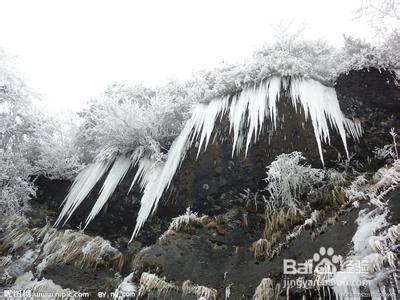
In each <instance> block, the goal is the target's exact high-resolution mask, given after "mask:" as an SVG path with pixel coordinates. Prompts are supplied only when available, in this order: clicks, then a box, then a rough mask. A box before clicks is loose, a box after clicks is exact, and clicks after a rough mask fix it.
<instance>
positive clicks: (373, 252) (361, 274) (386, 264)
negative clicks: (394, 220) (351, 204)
mask: <svg viewBox="0 0 400 300" xmlns="http://www.w3.org/2000/svg"><path fill="white" fill-rule="evenodd" d="M387 214H388V210H387V208H382V207H378V208H376V209H374V210H373V211H371V212H369V213H366V212H365V210H362V211H361V212H360V215H359V217H358V219H357V220H356V222H357V224H358V229H357V231H356V233H355V234H354V236H353V239H352V242H353V245H354V246H353V250H352V251H351V253H350V255H349V256H348V257H347V258H346V261H345V263H344V268H343V269H342V270H340V271H338V272H336V274H335V275H334V276H333V278H332V283H333V290H334V292H335V295H336V299H340V300H341V299H348V298H349V297H350V296H351V298H352V299H361V295H362V290H361V289H360V288H361V287H362V286H365V287H367V288H368V290H369V293H370V294H371V297H372V299H381V298H382V297H384V296H385V295H386V296H387V297H388V299H397V298H396V290H399V286H398V280H397V275H396V273H397V271H398V266H397V264H398V261H397V257H396V254H394V253H393V252H392V251H391V250H390V249H391V248H395V247H396V246H397V245H398V242H399V241H400V239H398V237H400V234H399V235H397V234H395V237H394V238H393V232H396V233H398V231H397V229H398V225H394V226H392V227H390V228H389V229H388V230H387V231H386V234H382V233H381V234H380V235H378V236H375V234H377V232H378V231H382V230H383V229H384V228H385V227H387V225H388V223H387V221H386V218H387ZM384 298H385V299H386V297H384Z"/></svg>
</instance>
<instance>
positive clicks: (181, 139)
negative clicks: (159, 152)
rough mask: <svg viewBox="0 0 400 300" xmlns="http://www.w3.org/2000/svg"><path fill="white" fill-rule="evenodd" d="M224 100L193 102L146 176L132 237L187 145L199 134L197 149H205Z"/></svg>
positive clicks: (171, 176) (222, 110) (168, 181)
mask: <svg viewBox="0 0 400 300" xmlns="http://www.w3.org/2000/svg"><path fill="white" fill-rule="evenodd" d="M228 103H229V102H228V97H225V98H224V99H215V100H212V101H211V102H210V103H209V104H208V105H205V104H199V105H197V106H196V107H195V108H194V110H193V113H192V117H191V118H190V119H189V120H188V121H187V123H186V125H185V127H184V128H183V130H182V132H181V134H180V135H179V136H178V137H177V139H176V140H175V141H174V142H173V144H172V146H171V149H170V150H169V152H168V158H167V161H166V162H165V164H164V165H163V166H158V167H156V168H154V169H151V171H150V172H149V174H147V175H146V177H148V183H147V184H146V186H145V189H144V193H143V196H142V200H141V206H140V210H139V213H138V216H137V219H136V226H135V229H134V231H133V234H132V239H133V238H134V237H135V236H136V235H137V233H138V232H139V230H140V228H141V227H142V226H143V224H144V222H146V220H147V218H148V217H149V215H150V214H151V213H152V212H154V210H155V209H156V207H157V205H158V202H159V200H160V198H161V196H162V194H163V193H164V191H165V190H167V189H168V187H169V185H170V183H171V181H172V178H173V177H174V175H175V172H176V171H177V169H178V168H179V166H180V164H181V163H182V161H183V159H184V158H185V155H186V150H187V148H188V147H189V146H190V145H191V144H192V143H193V141H194V140H195V139H197V138H198V137H199V136H200V144H199V149H201V147H202V145H203V144H204V148H207V145H208V142H209V141H210V137H211V134H212V132H213V129H214V125H215V121H216V118H217V117H218V115H222V114H223V113H224V112H225V110H226V108H227V105H228ZM199 151H200V150H199Z"/></svg>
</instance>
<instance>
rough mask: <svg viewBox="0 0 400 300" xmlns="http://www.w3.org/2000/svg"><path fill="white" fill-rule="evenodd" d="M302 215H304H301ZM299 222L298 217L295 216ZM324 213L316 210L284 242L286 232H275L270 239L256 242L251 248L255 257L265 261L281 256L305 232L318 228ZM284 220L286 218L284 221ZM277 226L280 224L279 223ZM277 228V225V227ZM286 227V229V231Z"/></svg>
mask: <svg viewBox="0 0 400 300" xmlns="http://www.w3.org/2000/svg"><path fill="white" fill-rule="evenodd" d="M301 215H302V214H301ZM278 216H288V217H291V215H287V214H284V213H283V214H279V215H278ZM294 216H295V218H296V220H297V215H294ZM321 217H322V212H321V211H319V210H314V211H313V212H312V213H311V214H310V216H309V218H307V219H306V220H305V221H304V222H303V223H302V224H301V225H297V226H296V227H295V228H294V229H293V230H292V231H291V232H289V233H288V234H287V235H286V236H285V239H284V240H283V241H282V242H279V240H280V239H281V237H282V236H283V232H284V230H281V231H278V232H274V233H272V234H270V236H269V238H268V239H266V238H261V239H259V240H258V241H256V242H254V243H253V245H252V246H251V250H252V251H253V253H254V257H255V259H257V260H265V259H270V258H273V257H274V256H275V255H279V253H280V252H281V250H282V249H283V247H285V246H286V245H288V244H289V243H290V242H291V241H292V240H294V239H296V238H297V237H298V236H299V235H300V234H301V233H302V232H303V231H304V230H306V229H308V228H311V227H313V226H316V224H318V223H319V222H320V221H321ZM278 220H284V217H282V219H278ZM276 224H280V223H279V222H278V223H276ZM275 226H277V225H275ZM285 228H286V227H284V229H285Z"/></svg>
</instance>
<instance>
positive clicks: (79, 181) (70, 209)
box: [55, 161, 111, 226]
mask: <svg viewBox="0 0 400 300" xmlns="http://www.w3.org/2000/svg"><path fill="white" fill-rule="evenodd" d="M110 164H111V162H110V161H97V162H95V163H93V164H91V165H90V166H88V167H87V168H86V169H84V170H83V171H82V172H80V173H79V174H78V176H77V177H76V178H75V180H74V183H73V184H72V186H71V189H70V191H69V193H68V195H67V197H66V198H65V199H64V202H63V204H64V207H63V209H62V210H61V213H60V215H59V217H58V219H57V221H56V223H55V225H56V226H57V225H58V224H60V222H61V221H62V219H63V218H64V217H65V216H66V219H65V220H64V223H63V224H65V223H66V222H67V221H68V220H69V218H70V217H71V215H72V214H73V213H74V211H75V210H76V208H77V207H78V206H79V205H80V204H81V203H82V201H83V200H84V199H85V198H86V196H87V195H88V194H89V193H90V191H91V190H92V189H93V187H94V186H95V185H96V183H97V182H98V181H99V180H100V178H101V177H102V176H103V175H104V173H105V172H106V171H107V170H108V168H109V167H110Z"/></svg>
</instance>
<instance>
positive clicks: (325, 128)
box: [290, 78, 361, 164]
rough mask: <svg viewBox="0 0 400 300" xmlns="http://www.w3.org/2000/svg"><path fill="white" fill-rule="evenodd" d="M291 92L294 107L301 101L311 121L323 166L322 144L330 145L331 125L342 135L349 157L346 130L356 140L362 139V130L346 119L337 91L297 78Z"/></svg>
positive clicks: (293, 81) (293, 82)
mask: <svg viewBox="0 0 400 300" xmlns="http://www.w3.org/2000/svg"><path fill="white" fill-rule="evenodd" d="M290 91H291V97H292V104H293V106H294V107H296V102H297V101H299V102H300V104H301V106H302V107H303V109H304V112H305V116H306V119H307V118H308V117H310V119H311V122H312V125H313V128H314V134H315V139H316V141H317V145H318V151H319V155H320V158H321V161H322V164H324V157H323V154H322V142H324V143H330V136H329V125H330V127H331V128H335V129H336V130H337V131H338V133H339V134H340V137H341V139H342V142H343V146H344V148H345V151H346V154H347V157H349V151H348V149H347V141H346V129H347V130H348V131H349V133H350V134H351V136H352V137H353V138H354V139H358V138H359V137H360V135H361V129H360V126H359V125H357V124H356V123H352V122H349V121H348V120H347V119H346V118H345V117H344V115H343V113H342V111H341V110H340V107H339V101H338V99H337V95H336V91H335V89H334V88H330V87H326V86H324V85H323V84H321V83H320V82H318V81H315V80H311V79H303V78H297V79H293V80H292V81H291V86H290Z"/></svg>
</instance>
